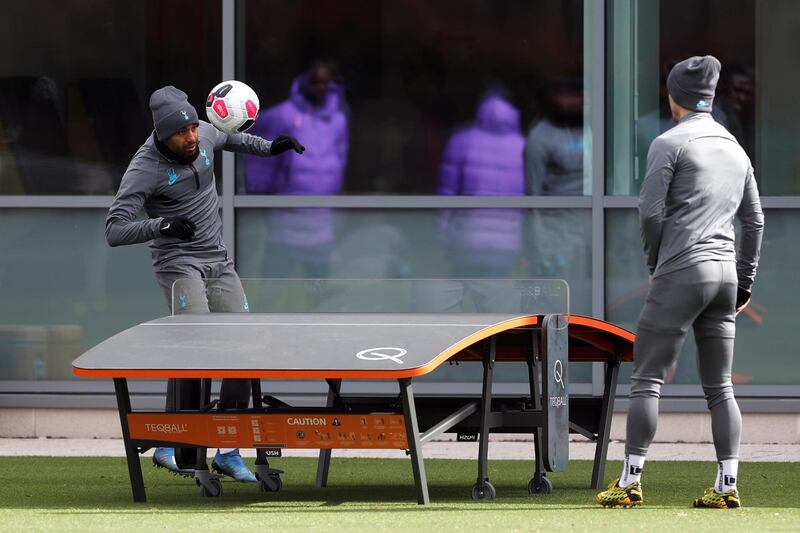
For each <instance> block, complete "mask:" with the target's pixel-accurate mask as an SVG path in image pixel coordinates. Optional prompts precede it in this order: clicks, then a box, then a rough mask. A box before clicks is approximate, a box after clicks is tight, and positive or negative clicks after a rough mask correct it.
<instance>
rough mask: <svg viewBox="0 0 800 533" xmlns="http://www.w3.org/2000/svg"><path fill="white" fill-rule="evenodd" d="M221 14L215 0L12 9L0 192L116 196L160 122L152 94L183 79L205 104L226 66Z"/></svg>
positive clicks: (0, 95)
mask: <svg viewBox="0 0 800 533" xmlns="http://www.w3.org/2000/svg"><path fill="white" fill-rule="evenodd" d="M221 12H222V10H221V7H220V4H219V3H218V2H213V1H211V0H207V1H205V2H200V3H198V2H192V1H187V0H179V1H175V2H167V3H164V2H158V1H157V0H148V1H143V2H106V1H98V0H87V1H83V0H68V1H64V2H52V1H47V0H33V1H30V2H25V3H19V4H13V5H12V4H9V5H4V6H3V19H4V20H6V21H8V22H9V23H11V21H13V26H14V31H8V30H6V31H2V32H0V46H2V49H3V50H7V51H11V50H13V51H14V53H6V54H4V56H3V61H2V64H0V195H54V194H68V195H107V194H114V193H115V192H116V190H117V186H118V185H119V182H120V179H121V178H122V174H123V173H124V172H125V168H126V167H127V166H128V162H129V161H130V158H131V156H133V154H134V153H135V152H136V150H137V149H138V148H139V147H140V146H141V145H142V143H143V142H144V141H145V139H146V138H147V136H148V135H149V134H150V132H151V131H152V129H153V122H152V119H151V116H150V110H149V107H148V100H149V97H150V93H152V92H153V91H154V90H155V89H157V88H159V87H161V86H163V85H175V86H177V87H179V88H181V89H182V90H183V91H185V92H186V93H187V94H188V95H189V101H190V102H191V103H192V104H194V105H195V107H197V108H198V109H202V107H203V104H204V103H205V97H206V95H207V94H208V90H209V89H210V88H211V87H213V85H214V83H213V82H214V80H217V79H218V78H219V76H220V72H221V68H220V66H221V65H220V63H221V57H222V54H221V47H222V40H221V34H222V32H221V28H220V25H219V21H220V18H221ZM175 21H180V22H179V27H180V28H181V31H176V25H175ZM9 30H10V28H9Z"/></svg>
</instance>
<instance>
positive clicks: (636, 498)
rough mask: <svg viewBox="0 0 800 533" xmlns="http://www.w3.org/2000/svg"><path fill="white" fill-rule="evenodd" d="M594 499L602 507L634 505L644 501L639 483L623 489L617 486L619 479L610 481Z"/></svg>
mask: <svg viewBox="0 0 800 533" xmlns="http://www.w3.org/2000/svg"><path fill="white" fill-rule="evenodd" d="M594 499H595V500H596V501H597V503H599V504H600V505H602V506H603V507H636V506H638V505H642V503H643V502H644V500H643V499H642V485H641V484H640V483H638V482H636V483H633V484H631V485H628V486H627V487H625V488H624V489H623V488H622V487H620V486H619V479H615V480H614V481H612V482H611V484H610V485H609V486H608V488H607V489H606V490H604V491H603V492H601V493H599V494H598V495H597V496H595V497H594Z"/></svg>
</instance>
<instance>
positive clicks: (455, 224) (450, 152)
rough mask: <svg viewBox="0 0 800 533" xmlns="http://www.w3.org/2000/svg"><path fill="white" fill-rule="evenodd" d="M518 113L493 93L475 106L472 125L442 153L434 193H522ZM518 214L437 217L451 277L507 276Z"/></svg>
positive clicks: (469, 212)
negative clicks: (448, 254)
mask: <svg viewBox="0 0 800 533" xmlns="http://www.w3.org/2000/svg"><path fill="white" fill-rule="evenodd" d="M524 146H525V139H524V137H523V136H522V133H521V131H520V117H519V111H518V110H517V109H516V108H515V107H514V106H513V105H511V104H510V103H509V102H508V100H507V99H506V98H504V97H503V96H501V95H500V94H499V93H497V92H492V93H489V94H488V96H486V97H484V99H483V100H482V101H481V103H480V105H479V106H478V113H477V117H476V119H475V121H474V122H473V123H472V125H470V126H469V127H467V128H465V129H463V130H461V131H458V132H456V133H455V134H453V136H452V137H451V138H450V141H449V142H448V144H447V148H446V149H445V153H444V158H443V161H442V166H441V168H440V170H439V183H438V187H437V190H438V193H439V194H441V195H460V196H519V195H522V194H524V193H525V173H524V169H523V158H522V152H523V149H524ZM522 221H523V213H522V212H521V211H520V210H518V209H452V210H447V211H445V212H444V213H443V216H442V223H441V224H442V237H443V239H442V240H443V246H444V247H445V248H448V249H449V250H450V251H452V252H455V254H456V256H455V257H453V259H454V260H455V269H456V272H455V274H456V277H508V275H509V274H510V273H511V272H512V271H513V269H514V267H515V264H516V258H517V255H518V254H519V252H520V247H521V241H522Z"/></svg>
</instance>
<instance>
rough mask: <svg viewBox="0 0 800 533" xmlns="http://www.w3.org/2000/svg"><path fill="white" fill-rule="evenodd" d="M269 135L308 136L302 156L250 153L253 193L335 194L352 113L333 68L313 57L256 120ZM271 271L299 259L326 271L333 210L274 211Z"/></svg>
mask: <svg viewBox="0 0 800 533" xmlns="http://www.w3.org/2000/svg"><path fill="white" fill-rule="evenodd" d="M252 131H253V133H254V134H256V135H259V136H263V137H266V138H273V137H277V136H278V135H281V134H286V135H291V136H293V137H298V138H302V139H303V143H304V144H305V146H306V152H305V153H304V154H303V157H302V158H301V157H293V156H291V155H290V156H289V157H284V158H273V159H263V158H259V157H249V156H248V157H245V184H246V189H247V192H248V193H251V194H285V195H330V194H338V193H339V191H340V190H341V188H342V182H343V178H344V170H345V166H346V163H347V152H348V144H349V137H348V117H347V109H346V105H345V102H344V92H343V90H342V87H341V86H340V85H339V84H337V83H336V82H335V81H334V69H333V67H332V66H331V65H330V64H328V63H325V62H322V61H317V62H314V63H313V64H312V65H311V67H309V69H308V70H307V71H306V72H305V73H304V74H302V75H300V76H298V77H297V78H296V79H295V80H294V82H293V83H292V87H291V91H290V95H289V99H288V100H285V101H284V102H281V103H280V104H278V105H276V106H274V107H271V108H269V109H267V110H266V111H263V112H262V113H261V114H259V119H258V121H257V122H256V124H255V125H254V126H253V128H252ZM267 225H268V237H267V238H268V252H267V254H266V261H265V264H264V271H265V274H266V275H267V276H270V277H271V276H282V275H286V274H287V273H288V272H289V271H290V270H291V269H292V267H293V266H294V264H295V263H298V262H299V263H301V264H302V265H303V266H304V267H305V269H306V274H309V275H311V276H312V277H325V276H326V274H327V272H328V269H329V266H330V259H331V255H332V249H333V240H334V220H333V211H332V210H330V209H324V208H313V209H307V208H303V209H278V210H275V211H273V212H270V213H269V215H268V219H267Z"/></svg>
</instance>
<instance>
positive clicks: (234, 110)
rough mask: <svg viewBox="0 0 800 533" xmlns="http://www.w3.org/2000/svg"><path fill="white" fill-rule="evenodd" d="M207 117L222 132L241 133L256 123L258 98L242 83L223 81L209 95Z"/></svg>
mask: <svg viewBox="0 0 800 533" xmlns="http://www.w3.org/2000/svg"><path fill="white" fill-rule="evenodd" d="M206 116H207V117H208V121H209V122H211V124H213V125H214V126H215V127H216V128H217V129H218V130H220V131H223V132H225V133H241V132H243V131H245V130H247V129H248V128H249V127H250V126H252V125H253V124H255V122H256V117H257V116H258V96H256V93H255V91H253V89H251V88H250V87H248V86H247V85H245V84H244V83H242V82H240V81H236V80H229V81H223V82H222V83H220V84H219V85H217V86H216V87H214V88H213V89H211V92H210V93H209V94H208V98H207V99H206Z"/></svg>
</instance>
